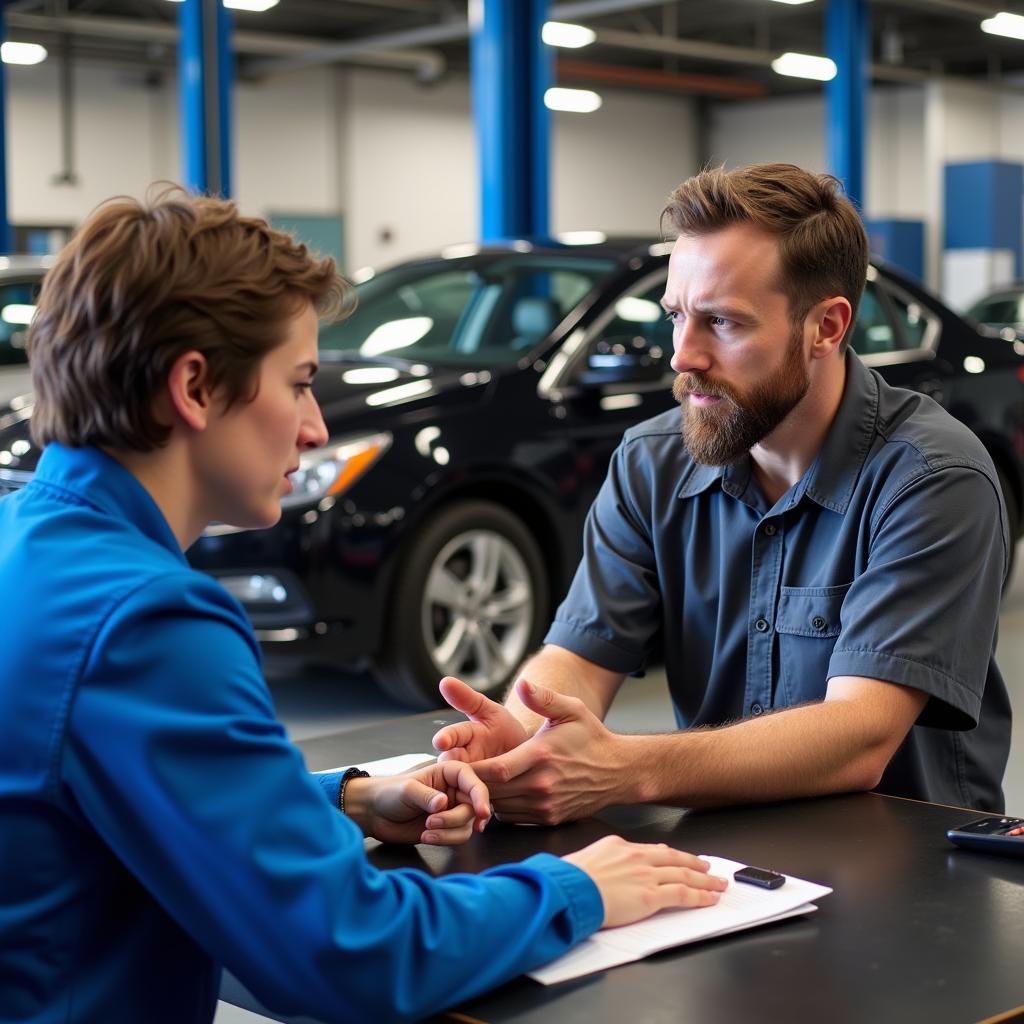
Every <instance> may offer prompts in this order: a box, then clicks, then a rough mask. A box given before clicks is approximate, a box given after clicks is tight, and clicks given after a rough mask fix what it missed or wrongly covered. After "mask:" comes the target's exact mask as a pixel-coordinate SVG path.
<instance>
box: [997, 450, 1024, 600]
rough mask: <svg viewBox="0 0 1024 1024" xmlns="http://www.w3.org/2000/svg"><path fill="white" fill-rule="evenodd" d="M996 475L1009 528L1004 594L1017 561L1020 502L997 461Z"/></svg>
mask: <svg viewBox="0 0 1024 1024" xmlns="http://www.w3.org/2000/svg"><path fill="white" fill-rule="evenodd" d="M996 477H997V478H998V480H999V486H1000V488H1001V489H1002V492H1003V504H1005V505H1006V523H1007V526H1008V527H1009V530H1010V558H1009V564H1008V565H1007V567H1006V578H1005V579H1004V580H1003V593H1004V594H1005V593H1006V591H1007V590H1008V589H1009V587H1010V582H1011V580H1012V579H1013V567H1014V565H1015V564H1016V561H1017V538H1018V536H1020V503H1019V502H1018V501H1017V492H1016V491H1015V490H1014V489H1013V484H1012V483H1011V481H1010V478H1009V477H1008V476H1007V475H1006V472H1005V471H1004V470H1003V468H1002V466H1000V465H999V463H996Z"/></svg>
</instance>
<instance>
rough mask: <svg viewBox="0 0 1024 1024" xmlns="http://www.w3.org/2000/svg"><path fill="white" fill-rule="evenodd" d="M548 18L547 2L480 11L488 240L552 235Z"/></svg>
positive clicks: (476, 96)
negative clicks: (543, 31)
mask: <svg viewBox="0 0 1024 1024" xmlns="http://www.w3.org/2000/svg"><path fill="white" fill-rule="evenodd" d="M471 9H473V8H472V5H471ZM546 15H547V0H478V5H477V6H476V8H475V12H474V20H475V23H474V25H473V26H472V35H471V42H470V70H471V79H472V89H473V118H474V122H475V125H476V135H477V146H478V153H479V158H480V236H481V239H482V240H483V241H494V240H496V239H500V238H514V237H523V236H529V235H546V234H547V232H548V165H549V151H550V144H549V135H550V117H549V114H548V109H547V107H545V106H544V93H545V92H546V90H547V89H548V87H549V86H550V85H551V82H552V57H551V54H550V53H549V52H548V51H549V49H550V48H549V47H548V46H546V45H545V44H544V43H543V42H542V41H541V28H542V27H543V25H544V20H545V18H546Z"/></svg>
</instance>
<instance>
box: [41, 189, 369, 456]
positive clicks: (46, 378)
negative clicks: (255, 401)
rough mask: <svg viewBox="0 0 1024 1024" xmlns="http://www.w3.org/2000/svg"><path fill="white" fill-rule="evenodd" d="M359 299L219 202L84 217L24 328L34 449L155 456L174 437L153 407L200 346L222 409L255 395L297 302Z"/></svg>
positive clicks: (346, 305)
mask: <svg viewBox="0 0 1024 1024" xmlns="http://www.w3.org/2000/svg"><path fill="white" fill-rule="evenodd" d="M354 296H355V290H354V289H353V288H352V286H351V285H349V284H348V282H346V281H345V279H344V278H343V277H342V276H341V275H340V274H339V273H338V272H337V270H336V269H335V265H334V260H332V259H330V258H323V259H321V258H318V257H316V256H314V255H312V254H311V253H310V252H309V251H308V250H307V248H306V246H305V245H302V244H300V243H298V242H296V241H295V239H293V238H292V237H291V236H290V235H287V234H285V233H283V232H281V231H275V230H273V229H272V228H271V227H270V226H269V225H268V224H267V223H266V221H264V220H261V219H259V218H256V217H243V216H241V214H239V212H238V209H237V207H236V206H235V205H234V203H231V202H229V201H227V200H224V199H215V198H210V197H206V196H196V195H191V194H189V193H187V192H185V191H184V190H183V189H181V188H179V187H178V186H175V185H171V184H169V183H162V184H159V185H157V186H154V187H153V188H152V189H151V190H150V194H149V196H148V197H147V199H146V201H145V202H139V201H137V200H135V199H131V198H129V197H126V196H119V197H117V198H115V199H111V200H109V201H108V202H106V203H103V204H102V205H100V206H99V207H97V209H96V210H94V211H93V212H92V214H90V216H89V217H88V218H87V219H86V220H85V222H84V223H83V224H82V226H81V227H80V228H79V229H78V231H77V232H76V233H75V235H74V237H73V238H72V239H71V241H70V242H69V243H68V244H67V246H66V247H65V248H64V249H63V251H62V252H61V253H60V255H59V256H58V257H57V260H56V262H55V264H54V266H53V268H52V269H51V270H50V271H49V272H48V273H47V275H46V278H45V280H44V282H43V287H42V291H41V293H40V295H39V301H38V305H37V308H36V315H35V318H34V319H33V321H32V325H31V327H30V328H29V335H28V343H27V346H28V352H29V361H30V363H31V367H32V386H33V389H34V391H35V406H34V409H33V412H32V436H33V438H34V439H35V441H36V442H37V443H38V444H40V445H43V444H47V443H48V442H50V441H58V442H60V443H61V444H65V445H68V446H71V447H80V446H82V445H101V446H106V447H110V448H113V449H115V450H116V449H122V450H123V449H135V450H137V451H150V450H152V449H153V448H157V447H159V446H161V445H162V444H164V443H166V441H167V438H168V436H169V434H170V428H169V427H168V426H167V425H165V424H163V423H161V422H159V420H158V419H157V418H156V416H155V414H154V409H153V403H154V399H155V398H156V396H157V394H158V392H159V391H160V389H161V388H162V387H163V385H164V383H165V382H166V380H167V375H168V373H169V372H170V369H171V367H172V366H173V364H174V361H175V360H176V359H177V358H178V357H179V356H180V355H181V354H182V353H184V352H187V351H189V350H190V349H196V350H197V351H199V352H201V353H202V354H203V355H204V356H205V357H206V359H207V365H208V369H209V374H210V377H209V382H210V385H211V387H214V388H221V389H222V393H223V395H224V398H225V400H226V403H227V404H228V405H230V404H231V403H233V402H235V401H237V400H238V399H239V398H241V397H243V396H246V397H247V398H249V399H251V398H252V396H253V393H254V385H255V380H256V376H257V373H258V369H259V363H260V361H261V359H262V358H263V357H264V356H265V355H266V354H267V353H268V352H269V351H271V350H272V349H274V348H275V347H277V345H279V344H280V343H281V342H282V341H283V337H282V334H283V327H284V325H285V324H286V323H287V321H288V320H289V319H291V317H293V316H294V315H295V314H296V313H297V312H298V311H299V310H300V309H301V305H302V303H303V301H304V300H309V301H311V302H312V303H313V306H314V308H315V309H316V311H317V314H318V315H319V316H320V317H321V318H325V319H336V318H337V317H339V316H341V315H344V314H346V313H348V312H351V309H352V307H353V305H354Z"/></svg>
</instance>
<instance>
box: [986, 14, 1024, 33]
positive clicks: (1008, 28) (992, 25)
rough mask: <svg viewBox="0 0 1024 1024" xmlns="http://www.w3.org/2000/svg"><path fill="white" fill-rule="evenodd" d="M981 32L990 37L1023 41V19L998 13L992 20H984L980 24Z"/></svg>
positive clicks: (1016, 15)
mask: <svg viewBox="0 0 1024 1024" xmlns="http://www.w3.org/2000/svg"><path fill="white" fill-rule="evenodd" d="M981 30H982V31H983V32H988V34H989V35H992V36H1009V37H1010V39H1024V17H1021V15H1019V14H1010V13H1009V11H1000V12H999V13H998V14H997V15H996V16H995V17H993V18H986V19H985V20H984V21H983V22H982V23H981Z"/></svg>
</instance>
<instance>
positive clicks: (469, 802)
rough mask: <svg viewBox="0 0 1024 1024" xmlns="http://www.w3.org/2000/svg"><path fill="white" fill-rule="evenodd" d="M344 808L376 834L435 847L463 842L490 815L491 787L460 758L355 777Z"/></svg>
mask: <svg viewBox="0 0 1024 1024" xmlns="http://www.w3.org/2000/svg"><path fill="white" fill-rule="evenodd" d="M345 812H346V814H348V815H349V817H351V818H352V819H353V820H354V821H355V822H356V824H358V825H359V827H360V828H361V829H362V830H363V834H364V835H367V836H370V837H371V838H373V839H379V840H380V841H381V842H384V843H426V844H428V845H432V846H453V845H455V844H456V843H464V842H465V841H466V840H467V839H469V837H470V836H471V835H472V834H473V832H474V831H477V832H482V831H483V830H484V826H485V825H486V824H487V822H488V820H489V819H490V816H491V808H490V804H489V802H488V794H487V787H486V786H485V785H484V784H483V783H482V782H481V781H480V779H479V778H478V777H477V775H476V773H475V772H474V771H473V769H472V768H471V767H470V766H469V765H468V764H464V763H462V762H460V761H449V762H446V763H444V764H440V763H438V764H433V765H429V766H428V767H426V768H420V769H419V770H418V771H415V772H412V773H411V774H408V775H385V776H380V777H377V778H367V779H352V780H351V781H350V782H349V783H348V785H347V786H346V787H345Z"/></svg>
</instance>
